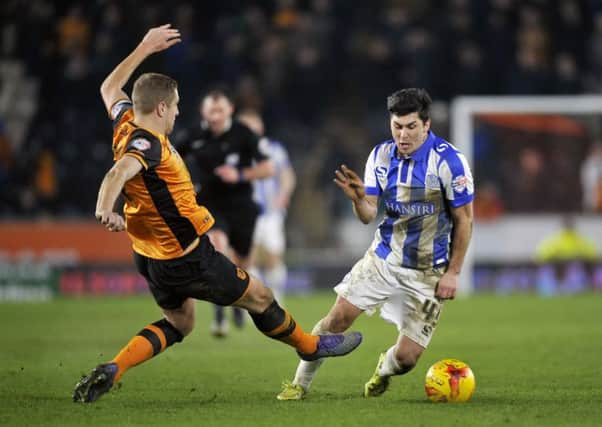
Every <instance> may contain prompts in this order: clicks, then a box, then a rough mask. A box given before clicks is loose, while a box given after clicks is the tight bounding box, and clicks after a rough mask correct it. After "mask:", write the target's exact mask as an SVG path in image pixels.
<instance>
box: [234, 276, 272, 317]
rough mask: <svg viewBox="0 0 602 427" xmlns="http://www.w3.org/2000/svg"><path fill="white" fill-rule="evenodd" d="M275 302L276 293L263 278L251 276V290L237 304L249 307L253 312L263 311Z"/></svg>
mask: <svg viewBox="0 0 602 427" xmlns="http://www.w3.org/2000/svg"><path fill="white" fill-rule="evenodd" d="M272 302H274V294H273V293H272V291H271V290H270V288H268V287H266V286H265V285H264V284H263V283H262V282H261V280H259V279H257V278H256V277H251V282H250V283H249V290H248V292H247V293H246V294H245V296H244V297H243V298H242V299H241V300H240V301H238V302H237V303H236V304H235V305H236V306H238V307H242V308H245V309H247V310H248V311H249V312H251V313H261V312H263V311H264V310H266V309H267V308H268V307H269V306H270V304H272Z"/></svg>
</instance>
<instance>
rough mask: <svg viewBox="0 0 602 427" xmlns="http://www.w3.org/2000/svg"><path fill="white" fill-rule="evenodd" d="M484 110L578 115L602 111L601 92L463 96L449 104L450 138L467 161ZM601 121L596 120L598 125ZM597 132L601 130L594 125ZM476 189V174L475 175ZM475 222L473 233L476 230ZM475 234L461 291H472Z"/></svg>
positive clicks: (472, 148)
mask: <svg viewBox="0 0 602 427" xmlns="http://www.w3.org/2000/svg"><path fill="white" fill-rule="evenodd" d="M486 114H519V115H522V114H524V115H525V117H526V116H529V115H546V114H559V115H563V116H574V117H578V116H581V115H595V116H597V117H598V118H600V117H601V115H602V96H595V95H575V96H462V97H458V98H456V99H454V100H453V102H452V104H451V115H450V117H451V123H450V126H451V133H450V135H451V138H450V140H451V142H452V143H453V144H454V145H456V147H457V148H458V149H459V150H460V151H461V152H462V153H464V154H465V156H466V157H467V159H468V161H469V163H470V164H471V166H472V167H473V171H474V168H475V165H474V158H473V154H474V142H475V118H477V117H478V116H479V115H486ZM599 123H600V121H599V122H598V126H599ZM597 132H598V136H600V134H602V132H600V129H597ZM475 178H476V186H477V189H478V185H479V181H478V179H479V177H478V176H476V177H475ZM478 228H479V227H478V223H477V224H475V234H476V233H478ZM474 249H475V248H474V238H473V244H472V245H471V247H470V248H469V250H468V253H467V255H466V260H465V263H464V268H463V271H462V276H461V285H460V286H461V289H460V293H461V294H470V293H472V291H473V280H472V271H473V266H474V259H475V257H474Z"/></svg>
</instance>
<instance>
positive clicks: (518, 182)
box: [450, 96, 602, 294]
mask: <svg viewBox="0 0 602 427" xmlns="http://www.w3.org/2000/svg"><path fill="white" fill-rule="evenodd" d="M450 119H451V121H450V126H451V137H450V140H451V142H452V143H453V144H454V145H456V146H457V147H458V148H459V149H460V150H461V151H462V152H463V153H464V154H465V155H466V156H467V158H468V160H469V162H470V164H471V165H472V167H473V173H474V177H475V186H476V194H475V203H474V204H475V228H474V233H473V240H472V243H471V246H470V249H469V251H468V254H467V259H466V262H465V267H464V268H463V272H462V281H461V283H462V285H461V286H462V288H461V291H462V292H463V293H465V294H466V293H472V292H474V291H479V290H493V291H496V292H507V291H513V290H534V291H540V292H547V293H556V292H558V291H567V292H568V291H570V290H582V289H586V288H591V287H592V286H593V287H597V286H600V287H602V283H598V282H600V281H601V279H600V278H601V277H602V267H600V266H599V265H598V264H599V260H600V258H599V252H598V255H597V257H598V258H597V259H593V257H591V256H590V257H589V258H588V259H587V260H585V262H584V263H583V266H582V267H580V270H579V269H578V270H577V273H575V265H572V264H571V265H568V266H567V265H564V266H563V271H562V272H561V273H560V275H559V274H558V271H557V270H558V268H556V266H554V268H552V269H551V271H553V273H552V274H548V279H549V280H548V281H547V282H546V278H545V277H544V276H545V272H546V270H545V268H543V267H544V266H543V262H542V259H543V255H542V254H541V246H542V242H543V241H544V240H545V239H546V238H550V237H551V236H554V235H555V234H557V233H558V232H559V231H560V230H561V229H562V227H563V224H564V223H566V222H567V221H570V222H572V223H573V225H574V227H575V228H576V230H577V231H578V232H579V234H580V235H582V236H584V237H585V238H586V239H591V241H593V242H601V241H602V220H601V216H600V213H602V97H599V96H542V97H515V96H503V97H460V98H457V99H455V100H454V102H453V103H452V105H451V117H450ZM596 244H598V243H596ZM598 250H599V247H598ZM551 264H554V262H552V263H551ZM563 264H566V263H563ZM549 271H550V269H549V268H548V273H549ZM542 275H543V276H542ZM569 276H570V277H569ZM552 279H553V280H552ZM550 280H552V283H551V284H550V283H548V282H550ZM545 283H548V284H547V285H546V284H545ZM545 286H548V288H545ZM546 289H547V291H546Z"/></svg>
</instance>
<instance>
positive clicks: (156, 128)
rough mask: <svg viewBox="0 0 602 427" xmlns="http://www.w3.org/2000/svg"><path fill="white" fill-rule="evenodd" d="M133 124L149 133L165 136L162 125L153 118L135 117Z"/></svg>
mask: <svg viewBox="0 0 602 427" xmlns="http://www.w3.org/2000/svg"><path fill="white" fill-rule="evenodd" d="M134 124H135V125H136V126H138V127H141V128H144V129H146V130H150V131H151V132H153V133H156V134H159V135H164V134H165V126H164V125H163V124H159V123H157V121H156V120H155V119H154V118H153V117H149V116H143V115H140V116H136V117H135V118H134Z"/></svg>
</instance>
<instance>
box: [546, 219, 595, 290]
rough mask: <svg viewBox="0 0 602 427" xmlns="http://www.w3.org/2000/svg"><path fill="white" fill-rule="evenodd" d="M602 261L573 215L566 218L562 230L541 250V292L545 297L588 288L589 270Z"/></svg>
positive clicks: (550, 237) (549, 239) (593, 244)
mask: <svg viewBox="0 0 602 427" xmlns="http://www.w3.org/2000/svg"><path fill="white" fill-rule="evenodd" d="M598 257H599V249H598V246H597V245H596V242H594V241H593V240H592V239H590V238H589V237H587V236H585V235H583V234H581V233H579V231H578V230H577V227H576V224H575V218H574V216H573V215H566V216H564V217H563V221H562V228H561V229H560V231H558V232H557V233H555V234H553V235H551V236H549V237H546V238H545V239H544V240H542V241H541V242H540V243H539V245H538V246H537V253H536V257H535V258H536V261H537V262H538V264H540V267H539V273H538V280H537V289H538V291H539V293H540V294H542V295H548V296H549V295H554V294H556V293H557V292H568V293H570V292H578V291H583V290H585V289H586V288H587V286H588V279H587V277H588V274H587V269H588V268H590V264H592V263H594V262H595V261H596V260H597V259H598Z"/></svg>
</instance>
